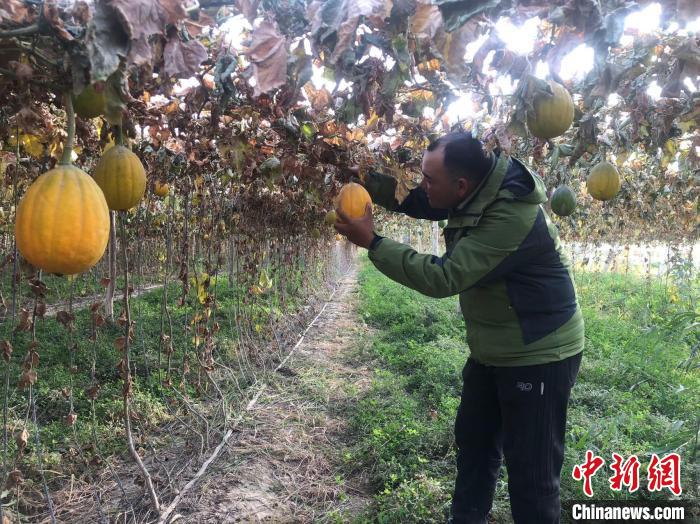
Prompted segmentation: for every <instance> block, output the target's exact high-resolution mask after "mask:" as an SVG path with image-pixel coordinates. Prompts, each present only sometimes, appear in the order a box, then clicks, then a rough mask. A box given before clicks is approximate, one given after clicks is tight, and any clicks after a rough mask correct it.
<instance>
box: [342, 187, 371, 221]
mask: <svg viewBox="0 0 700 524" xmlns="http://www.w3.org/2000/svg"><path fill="white" fill-rule="evenodd" d="M371 203H372V198H371V197H370V196H369V193H368V192H367V190H366V189H365V188H364V187H362V186H361V185H360V184H358V183H356V182H350V183H349V184H345V185H344V186H343V187H342V188H341V189H340V193H338V197H337V198H336V206H335V207H336V209H338V210H340V211H342V212H343V213H345V214H346V215H347V216H348V217H349V218H361V217H363V216H365V207H366V206H367V204H371Z"/></svg>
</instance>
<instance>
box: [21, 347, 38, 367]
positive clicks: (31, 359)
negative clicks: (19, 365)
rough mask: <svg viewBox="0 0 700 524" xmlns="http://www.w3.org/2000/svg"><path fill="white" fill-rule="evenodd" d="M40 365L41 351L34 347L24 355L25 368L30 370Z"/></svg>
mask: <svg viewBox="0 0 700 524" xmlns="http://www.w3.org/2000/svg"><path fill="white" fill-rule="evenodd" d="M38 365H39V353H37V352H36V351H34V350H33V349H32V350H30V351H29V352H28V353H27V354H26V356H25V357H24V369H26V370H30V369H32V368H35V367H37V366H38Z"/></svg>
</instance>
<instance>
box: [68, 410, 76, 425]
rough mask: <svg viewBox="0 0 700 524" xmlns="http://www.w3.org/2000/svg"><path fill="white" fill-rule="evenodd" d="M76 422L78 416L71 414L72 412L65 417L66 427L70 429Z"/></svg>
mask: <svg viewBox="0 0 700 524" xmlns="http://www.w3.org/2000/svg"><path fill="white" fill-rule="evenodd" d="M76 420H78V414H77V413H73V412H72V411H71V412H70V413H68V415H66V418H65V422H66V426H69V427H72V426H73V425H75V421H76Z"/></svg>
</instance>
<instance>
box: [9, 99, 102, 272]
mask: <svg viewBox="0 0 700 524" xmlns="http://www.w3.org/2000/svg"><path fill="white" fill-rule="evenodd" d="M65 98H66V103H65V105H66V114H67V117H68V137H67V138H66V142H65V144H64V146H63V155H62V156H61V160H60V162H59V164H58V166H57V167H55V168H54V169H52V170H50V171H48V172H46V173H44V174H43V175H41V176H39V178H37V179H36V180H35V181H34V182H33V183H32V184H31V185H30V186H29V189H27V192H26V193H25V194H24V196H23V197H22V200H21V201H20V203H19V205H18V207H17V217H16V220H15V239H16V241H17V249H18V250H19V252H20V253H21V254H22V256H23V257H24V258H25V259H26V260H27V261H28V262H29V263H30V264H32V265H33V266H36V267H38V268H40V269H42V270H44V271H46V272H48V273H57V274H61V275H74V274H76V273H81V272H83V271H86V270H88V269H90V268H91V267H92V266H94V265H95V264H96V263H97V261H98V260H100V258H102V255H103V254H104V251H105V249H106V247H107V241H108V239H109V209H108V208H107V202H106V201H105V197H104V194H103V193H102V190H101V189H100V188H99V186H98V185H97V183H96V182H95V181H94V180H93V179H92V178H91V177H90V175H88V174H87V173H86V172H85V171H83V170H82V169H79V168H77V167H75V166H74V165H72V163H71V155H72V153H73V139H74V137H75V115H74V112H73V104H72V100H71V97H70V95H67V96H66V97H65Z"/></svg>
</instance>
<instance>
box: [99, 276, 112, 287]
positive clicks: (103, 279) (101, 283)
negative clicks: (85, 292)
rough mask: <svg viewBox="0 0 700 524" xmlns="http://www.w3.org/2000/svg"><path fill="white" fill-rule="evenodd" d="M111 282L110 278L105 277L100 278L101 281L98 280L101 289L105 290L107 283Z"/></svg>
mask: <svg viewBox="0 0 700 524" xmlns="http://www.w3.org/2000/svg"><path fill="white" fill-rule="evenodd" d="M111 281H112V279H111V278H107V277H104V278H101V279H100V285H101V286H102V287H104V288H106V287H107V286H109V283H110V282H111Z"/></svg>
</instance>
